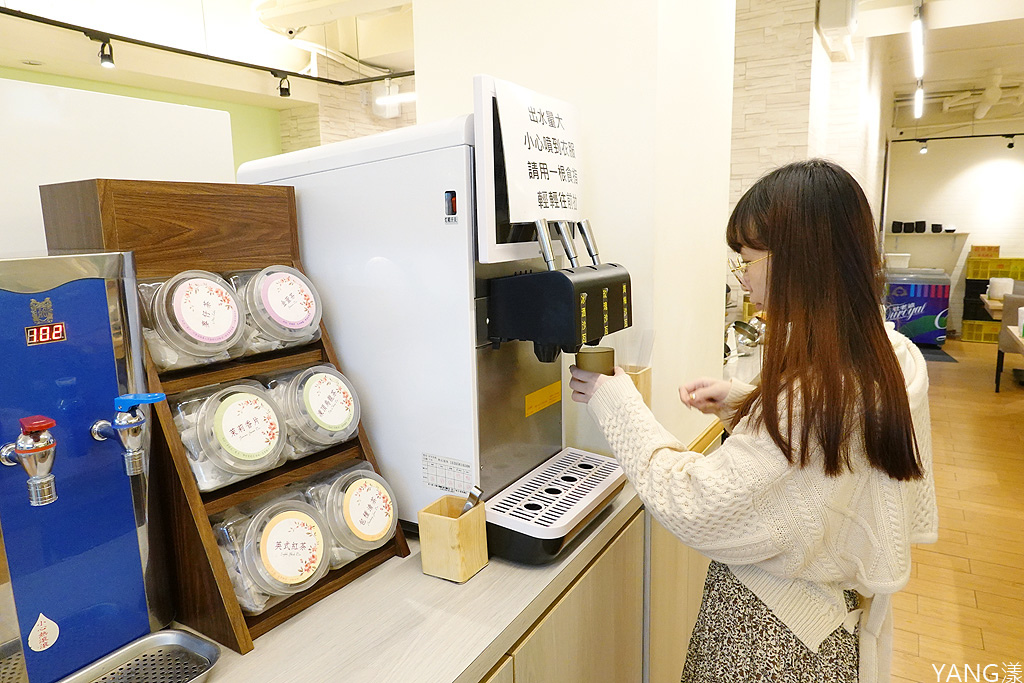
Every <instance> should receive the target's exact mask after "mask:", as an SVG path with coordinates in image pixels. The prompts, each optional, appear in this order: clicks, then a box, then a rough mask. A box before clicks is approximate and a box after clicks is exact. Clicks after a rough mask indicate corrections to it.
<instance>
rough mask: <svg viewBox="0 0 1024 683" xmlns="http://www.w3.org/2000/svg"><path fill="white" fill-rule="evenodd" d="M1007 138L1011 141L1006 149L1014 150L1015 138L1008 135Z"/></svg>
mask: <svg viewBox="0 0 1024 683" xmlns="http://www.w3.org/2000/svg"><path fill="white" fill-rule="evenodd" d="M1006 137H1008V138H1010V141H1009V142H1007V143H1006V149H1013V136H1012V135H1007V136H1006Z"/></svg>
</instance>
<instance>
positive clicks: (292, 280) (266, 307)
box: [228, 266, 322, 354]
mask: <svg viewBox="0 0 1024 683" xmlns="http://www.w3.org/2000/svg"><path fill="white" fill-rule="evenodd" d="M228 277H229V279H230V280H231V283H232V284H233V285H234V286H235V289H236V290H237V291H238V293H239V296H240V297H241V299H242V303H243V305H244V307H245V337H244V339H243V346H244V349H245V353H246V354H252V353H264V352H266V351H274V350H276V349H281V348H285V347H288V346H299V345H302V344H308V343H309V342H311V341H313V340H315V339H318V338H319V336H320V317H321V315H322V310H321V307H320V295H319V294H318V293H317V291H316V287H314V286H313V283H312V282H310V280H309V278H307V277H306V276H305V275H303V274H302V273H300V272H299V271H298V270H296V269H295V268H291V267H289V266H268V267H266V268H264V269H263V270H259V271H257V270H246V271H240V272H237V273H231V274H229V276H228Z"/></svg>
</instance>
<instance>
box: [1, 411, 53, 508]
mask: <svg viewBox="0 0 1024 683" xmlns="http://www.w3.org/2000/svg"><path fill="white" fill-rule="evenodd" d="M19 422H20V423H21V435H20V436H19V437H18V439H17V441H15V442H14V443H9V444H7V445H5V446H3V447H2V448H0V462H2V463H3V464H4V465H7V466H8V467H14V466H16V465H18V464H20V465H21V466H22V467H23V468H24V470H25V472H27V473H28V502H29V505H31V506H33V507H39V506H42V505H49V504H50V503H52V502H54V501H55V500H57V487H56V486H55V485H54V482H53V475H52V474H50V470H51V469H52V468H53V459H54V457H55V456H56V454H57V440H56V439H54V438H53V435H52V434H50V429H51V428H52V427H56V426H57V422H56V420H54V419H52V418H49V417H46V416H45V415H33V416H32V417H23V418H21V420H19Z"/></svg>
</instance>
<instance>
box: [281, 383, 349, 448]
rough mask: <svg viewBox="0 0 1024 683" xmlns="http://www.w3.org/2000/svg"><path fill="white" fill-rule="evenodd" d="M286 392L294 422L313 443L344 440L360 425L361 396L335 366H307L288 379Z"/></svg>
mask: <svg viewBox="0 0 1024 683" xmlns="http://www.w3.org/2000/svg"><path fill="white" fill-rule="evenodd" d="M286 395H287V396H288V400H287V402H286V410H287V411H288V415H289V418H290V424H291V425H293V426H294V427H295V428H296V429H297V430H298V432H299V434H300V435H301V436H303V437H304V438H305V439H307V440H308V441H311V442H312V443H315V444H318V445H321V446H330V445H332V444H336V443H341V442H342V441H345V440H346V439H349V438H350V437H351V436H352V435H353V434H355V432H356V430H357V429H358V427H359V415H360V409H359V397H358V396H357V395H356V392H355V389H353V388H352V383H351V382H350V381H349V380H348V378H347V377H345V375H343V374H341V373H340V372H338V371H337V370H336V369H335V368H334V366H331V365H316V366H313V367H311V368H306V369H305V370H303V371H302V372H300V373H299V374H297V375H295V377H293V378H292V379H291V380H290V381H289V382H288V390H287V394H286Z"/></svg>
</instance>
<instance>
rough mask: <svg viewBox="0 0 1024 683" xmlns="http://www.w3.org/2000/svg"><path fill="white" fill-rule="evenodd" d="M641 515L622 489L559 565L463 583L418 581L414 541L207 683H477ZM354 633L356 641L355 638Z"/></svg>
mask: <svg viewBox="0 0 1024 683" xmlns="http://www.w3.org/2000/svg"><path fill="white" fill-rule="evenodd" d="M640 509H641V504H640V500H639V498H638V497H637V496H636V492H635V490H634V489H633V487H632V486H631V485H629V484H626V487H625V488H624V489H623V490H622V492H620V493H619V494H618V496H616V497H615V499H614V500H613V501H612V503H611V505H610V506H609V507H608V509H606V510H605V511H604V512H602V513H601V515H600V516H599V517H598V518H597V519H596V520H595V521H594V522H593V524H592V525H591V527H590V529H589V530H587V531H586V532H585V533H584V534H583V535H582V536H581V537H580V538H579V539H577V540H576V541H575V542H574V546H573V547H571V548H570V549H569V550H568V551H567V553H566V554H565V555H564V556H563V557H562V558H560V559H559V560H558V561H557V562H555V563H552V564H549V565H543V566H540V567H534V566H527V565H519V564H514V563H511V562H507V561H505V560H502V559H499V558H494V557H492V558H491V560H490V564H488V566H486V567H484V568H483V569H482V570H481V571H480V573H479V574H477V575H476V576H474V577H473V578H472V579H470V580H469V581H467V582H466V583H464V584H462V585H458V584H455V583H451V582H448V581H445V580H443V579H437V578H433V577H430V576H426V575H424V574H423V573H422V572H421V571H420V554H419V543H418V542H417V541H415V540H410V543H409V545H410V548H411V550H412V554H411V555H410V556H409V557H406V558H397V557H396V558H391V559H390V560H388V561H387V562H385V563H384V564H383V565H381V566H380V567H378V568H376V569H375V570H374V571H372V572H370V573H369V574H366V575H364V576H362V577H360V578H358V579H356V580H355V581H354V582H352V583H351V584H350V585H348V586H346V587H345V588H343V589H342V590H340V591H338V592H337V593H335V594H333V595H331V596H330V597H327V598H325V599H323V600H321V601H320V602H318V603H316V604H315V605H313V606H312V607H310V608H308V609H306V610H305V611H303V612H302V613H300V614H299V615H297V616H295V617H293V618H292V619H290V620H289V621H287V622H286V623H284V624H282V625H281V626H278V627H277V628H275V629H273V630H272V631H270V632H269V633H267V634H266V635H263V636H261V637H259V638H257V639H256V641H255V646H256V649H255V650H253V651H252V652H250V653H248V654H246V655H244V656H242V655H239V654H237V653H235V652H232V651H229V650H227V649H223V648H222V654H221V658H220V661H219V662H218V663H217V665H216V666H215V667H214V668H213V670H212V671H211V672H210V676H209V678H208V679H207V680H208V681H209V683H234V682H238V683H243V682H244V683H250V682H251V681H260V682H261V683H274V682H279V683H293V682H294V681H344V682H345V683H364V682H365V683H380V681H401V682H402V683H478V682H479V681H480V680H481V679H482V678H483V677H484V675H485V674H487V672H488V671H489V670H490V669H491V668H492V667H493V666H494V665H495V664H497V663H498V661H499V660H500V659H501V657H502V656H503V655H504V654H505V653H506V652H508V651H509V649H511V648H512V647H513V645H515V643H516V641H518V640H519V639H520V638H521V637H522V636H523V635H524V634H525V633H526V631H527V630H528V629H529V628H530V627H531V626H532V625H533V624H534V623H535V622H536V621H537V620H538V619H539V618H540V617H541V615H542V614H543V613H544V612H545V610H547V609H548V607H550V606H551V604H552V603H553V602H554V601H555V600H556V599H557V598H558V596H559V595H561V593H562V592H563V591H565V589H566V588H567V587H568V586H569V585H570V584H571V583H572V582H573V580H574V579H576V577H577V576H579V575H580V574H581V573H582V572H583V570H584V569H586V567H587V566H588V565H589V564H590V562H591V561H592V560H593V559H594V558H595V557H597V555H598V554H599V553H600V552H601V550H602V549H603V548H604V547H605V546H607V545H608V543H609V542H610V541H611V540H612V539H613V538H614V537H615V536H616V535H617V534H618V533H619V531H620V530H621V529H622V528H623V527H625V525H626V524H627V522H629V521H630V520H631V519H632V518H633V517H634V516H635V515H636V513H637V512H638V511H639V510H640ZM353 634H355V636H356V637H355V638H353V637H352V635H353Z"/></svg>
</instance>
